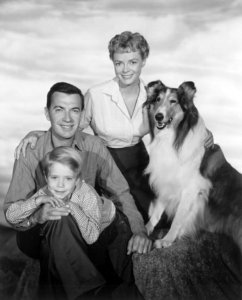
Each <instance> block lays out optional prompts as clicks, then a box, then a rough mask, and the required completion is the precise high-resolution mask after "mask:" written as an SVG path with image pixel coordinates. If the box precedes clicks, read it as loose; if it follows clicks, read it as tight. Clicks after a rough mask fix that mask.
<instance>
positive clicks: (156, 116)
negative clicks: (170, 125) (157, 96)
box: [155, 113, 164, 122]
mask: <svg viewBox="0 0 242 300" xmlns="http://www.w3.org/2000/svg"><path fill="white" fill-rule="evenodd" d="M155 119H156V121H158V122H160V121H162V120H163V119H164V115H163V114H162V113H158V114H156V115H155Z"/></svg>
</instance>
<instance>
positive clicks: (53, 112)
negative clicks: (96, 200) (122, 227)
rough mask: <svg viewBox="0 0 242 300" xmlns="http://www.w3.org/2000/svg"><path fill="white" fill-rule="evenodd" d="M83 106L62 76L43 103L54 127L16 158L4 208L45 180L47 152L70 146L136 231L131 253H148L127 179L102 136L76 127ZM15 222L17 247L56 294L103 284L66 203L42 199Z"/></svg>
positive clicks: (86, 175) (71, 294)
mask: <svg viewBox="0 0 242 300" xmlns="http://www.w3.org/2000/svg"><path fill="white" fill-rule="evenodd" d="M82 109H83V95H82V93H81V91H80V90H79V89H78V88H76V87H75V86H73V85H70V84H68V83H64V82H60V83H56V84H54V85H53V86H52V87H51V89H50V91H49V92H48V94H47V105H46V109H45V114H46V118H47V120H49V121H50V123H51V128H50V129H49V131H47V132H45V133H44V134H43V135H42V136H41V137H40V138H39V139H38V141H37V144H36V147H35V149H31V148H28V149H27V152H26V156H25V157H23V156H22V155H21V156H20V158H19V159H18V160H16V161H15V164H14V170H13V175H12V180H11V183H10V187H9V190H8V192H7V195H6V198H5V203H4V211H5V212H6V210H7V208H8V207H9V205H10V204H11V203H14V202H17V201H24V200H25V199H28V198H29V197H31V196H32V195H33V194H34V193H35V192H36V191H37V190H38V189H39V188H41V187H43V186H44V185H45V184H46V182H45V177H44V174H43V170H42V167H41V160H42V159H43V157H44V156H45V154H46V153H48V152H50V151H51V150H53V148H55V147H58V146H71V147H74V148H75V149H76V150H78V151H82V152H84V153H85V164H84V166H83V171H82V179H84V180H85V181H86V182H87V183H89V184H91V185H92V186H93V187H96V188H97V189H98V190H99V191H100V193H102V194H103V195H104V196H106V197H108V198H110V199H111V200H112V201H113V202H114V204H115V205H116V206H117V207H118V208H120V209H121V210H122V211H123V213H124V214H125V215H126V216H127V218H128V221H129V224H130V227H131V231H132V234H133V235H132V236H131V238H130V240H129V242H128V246H127V254H128V255H129V254H131V253H134V252H137V253H146V252H148V251H149V250H150V249H151V241H150V240H149V239H148V237H147V235H146V230H145V227H144V223H143V219H142V217H141V215H140V213H139V212H138V210H137V208H136V206H135V204H134V200H133V198H132V196H131V195H130V193H129V188H128V184H127V182H126V181H125V179H124V178H123V176H122V175H121V173H120V171H119V169H118V168H117V166H116V164H115V163H114V161H113V159H112V158H111V156H110V154H109V152H108V150H107V149H106V148H105V146H104V145H103V144H102V142H101V140H100V139H99V138H97V137H95V136H92V135H88V134H85V133H83V132H81V131H80V130H78V126H79V123H80V118H81V112H82ZM15 228H16V229H17V230H18V232H17V242H18V246H19V248H20V249H21V250H22V251H23V252H24V253H25V254H27V255H29V256H31V257H35V258H39V259H40V263H41V278H42V279H43V278H44V279H45V278H48V282H47V286H48V287H51V292H52V293H54V295H55V296H56V297H57V298H61V297H62V296H63V295H65V296H67V297H68V299H76V298H78V297H79V296H80V295H82V294H85V293H87V292H89V291H91V290H94V289H96V288H98V287H100V286H103V285H104V283H105V280H104V278H103V276H102V274H100V272H99V271H98V270H97V268H96V266H95V265H94V263H93V261H92V259H94V260H95V259H96V258H95V255H94V256H93V252H94V253H95V251H94V250H95V247H94V249H93V248H90V249H89V247H88V246H87V245H86V244H85V243H84V242H83V240H82V238H81V235H80V234H77V232H78V231H77V227H76V224H75V222H73V219H72V218H71V215H70V209H69V208H68V207H67V206H64V207H52V206H51V205H50V204H44V205H43V206H42V207H41V208H40V209H38V210H36V211H35V212H34V213H33V214H32V215H31V216H30V218H28V219H27V220H25V221H24V222H22V223H20V224H19V225H17V226H15ZM105 238H106V237H104V238H103V240H104V241H102V242H104V243H105ZM98 247H100V245H98V246H97V248H98ZM116 248H120V249H118V250H121V248H122V247H121V245H118V247H117V245H116ZM96 256H97V254H96ZM90 257H92V258H90ZM116 263H117V264H118V261H117V260H116ZM128 264H129V265H130V264H131V260H129V262H128ZM123 272H124V273H125V270H123Z"/></svg>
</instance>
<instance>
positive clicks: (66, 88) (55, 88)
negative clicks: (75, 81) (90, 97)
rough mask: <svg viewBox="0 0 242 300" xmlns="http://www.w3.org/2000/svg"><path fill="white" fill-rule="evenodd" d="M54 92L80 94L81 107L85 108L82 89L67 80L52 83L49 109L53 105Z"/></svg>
mask: <svg viewBox="0 0 242 300" xmlns="http://www.w3.org/2000/svg"><path fill="white" fill-rule="evenodd" d="M54 92H60V93H64V94H69V95H73V94H78V95H79V96H80V98H81V109H82V110H83V108H84V97H83V94H82V92H81V90H80V89H79V88H78V87H76V86H74V85H72V84H70V83H66V82H57V83H55V84H54V85H52V87H51V88H50V90H49V92H48V94H47V102H46V107H47V108H48V109H49V108H50V106H51V97H52V95H53V94H54Z"/></svg>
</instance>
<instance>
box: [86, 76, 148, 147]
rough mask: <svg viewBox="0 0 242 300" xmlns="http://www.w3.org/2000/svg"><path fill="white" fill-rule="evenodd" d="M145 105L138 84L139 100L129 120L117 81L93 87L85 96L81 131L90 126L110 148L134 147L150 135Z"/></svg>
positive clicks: (144, 92)
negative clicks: (145, 136)
mask: <svg viewBox="0 0 242 300" xmlns="http://www.w3.org/2000/svg"><path fill="white" fill-rule="evenodd" d="M145 101H146V90H145V86H144V83H143V82H142V81H140V93H139V97H138V99H137V102H136V106H135V109H134V112H133V115H132V117H130V115H129V112H128V109H127V107H126V105H125V103H124V100H123V98H122V95H121V93H120V90H119V85H118V80H117V78H114V79H112V80H110V81H108V82H105V83H102V84H99V85H97V86H94V87H92V88H90V89H89V90H88V91H87V93H86V95H85V107H84V111H83V114H82V119H81V122H80V128H81V129H84V128H86V127H88V126H89V125H90V127H91V128H92V130H93V131H94V134H95V135H97V136H99V137H100V138H101V139H102V140H103V141H104V143H105V144H106V146H109V147H111V148H123V147H129V146H133V145H135V144H137V143H138V142H139V141H140V140H141V138H142V137H143V136H144V135H146V134H147V133H148V132H149V126H148V118H147V110H146V109H143V107H142V106H143V103H144V102H145Z"/></svg>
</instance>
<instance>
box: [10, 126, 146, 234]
mask: <svg viewBox="0 0 242 300" xmlns="http://www.w3.org/2000/svg"><path fill="white" fill-rule="evenodd" d="M72 147H73V148H75V149H76V150H78V151H81V152H83V153H84V164H83V167H82V174H81V179H83V180H85V182H87V183H88V184H90V185H91V186H93V187H94V188H96V189H97V191H98V192H99V194H101V195H103V196H105V197H107V198H109V199H110V200H112V201H113V203H114V204H115V206H116V207H118V208H120V209H121V210H122V211H123V212H124V214H125V215H126V216H127V217H128V220H129V223H130V226H131V230H132V232H133V233H140V232H146V230H145V227H144V222H143V219H142V216H141V214H140V213H139V211H138V209H137V207H136V205H135V203H134V199H133V197H132V196H131V194H130V192H129V186H128V183H127V181H126V180H125V178H124V177H123V175H122V174H121V172H120V170H119V169H118V167H117V166H116V164H115V162H114V160H113V158H112V157H111V154H110V153H109V151H108V150H107V148H106V147H105V146H104V144H103V143H102V141H101V140H100V139H99V138H98V137H95V136H92V135H89V134H86V133H84V132H81V131H78V132H77V133H76V135H75V138H74V141H73V144H72ZM53 149H54V145H53V143H52V139H51V129H50V130H49V131H47V132H45V133H44V134H43V135H42V136H41V137H40V138H39V139H38V141H37V144H36V147H35V149H31V148H30V147H28V148H27V151H26V156H25V157H23V156H22V155H21V157H20V158H19V159H18V160H16V161H15V163H14V168H13V175H12V179H11V183H10V186H9V190H8V192H7V195H6V198H5V202H4V212H5V213H6V210H7V209H8V207H9V205H10V204H12V203H15V202H17V201H19V200H26V199H28V198H30V197H31V196H32V195H34V194H35V193H36V192H37V191H38V190H39V189H40V188H42V187H44V186H45V185H46V180H45V177H44V172H43V169H42V165H41V161H42V160H43V158H44V156H45V155H46V154H47V153H48V152H50V151H52V150H53ZM16 229H17V228H16Z"/></svg>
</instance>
